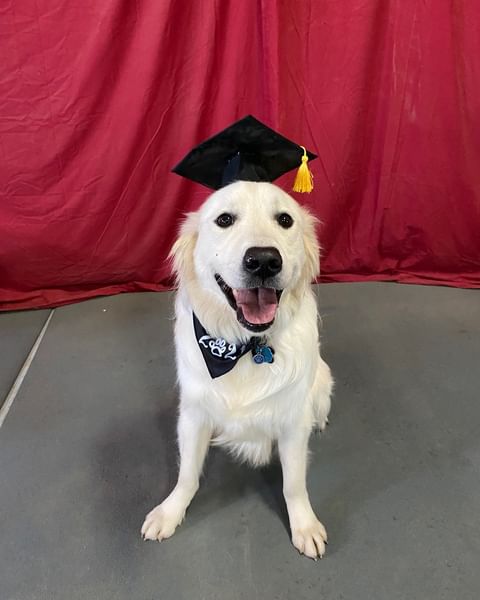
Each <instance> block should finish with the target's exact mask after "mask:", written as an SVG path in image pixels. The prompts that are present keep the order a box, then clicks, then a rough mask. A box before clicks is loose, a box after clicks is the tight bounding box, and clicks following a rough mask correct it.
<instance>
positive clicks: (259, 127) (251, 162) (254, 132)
mask: <svg viewBox="0 0 480 600" xmlns="http://www.w3.org/2000/svg"><path fill="white" fill-rule="evenodd" d="M307 154H308V158H309V160H314V159H315V158H317V156H316V155H315V154H313V153H312V152H307ZM302 156H303V150H302V148H301V146H299V145H297V144H295V143H294V142H291V141H290V140H288V139H287V138H285V137H283V136H282V135H280V134H279V133H277V132H276V131H274V130H273V129H270V127H267V126H266V125H264V124H263V123H261V122H260V121H258V120H257V119H255V118H254V117H252V116H250V115H249V116H247V117H244V118H243V119H240V121H237V122H236V123H233V125H230V127H227V128H226V129H224V130H223V131H221V132H220V133H218V134H217V135H215V136H213V137H211V138H209V139H208V140H206V141H205V142H202V143H201V144H199V145H198V146H196V147H195V148H193V150H191V151H190V152H189V153H188V154H187V156H185V158H184V159H183V160H182V161H180V162H179V163H178V165H177V166H176V167H174V168H173V169H172V170H173V172H174V173H177V174H178V175H182V177H186V178H187V179H191V180H192V181H196V182H197V183H201V184H202V185H205V186H206V187H209V188H212V189H214V190H218V189H219V188H221V187H223V186H225V185H228V184H229V183H232V182H233V181H238V180H241V181H274V180H275V179H277V178H278V177H280V176H281V175H283V174H284V173H287V172H288V171H291V170H292V169H296V168H298V167H299V166H300V165H301V163H302Z"/></svg>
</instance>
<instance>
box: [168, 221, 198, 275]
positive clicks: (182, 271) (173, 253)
mask: <svg viewBox="0 0 480 600" xmlns="http://www.w3.org/2000/svg"><path fill="white" fill-rule="evenodd" d="M197 232H198V213H188V214H187V216H186V218H185V220H184V221H183V223H182V225H181V227H180V233H179V236H178V238H177V241H176V242H175V243H174V244H173V246H172V249H171V250H170V253H169V255H168V258H170V259H171V260H172V264H173V272H174V273H175V277H176V280H177V283H178V282H179V281H180V280H182V281H188V280H190V279H192V278H193V277H195V271H194V269H195V267H194V264H193V252H194V250H195V244H196V243H197Z"/></svg>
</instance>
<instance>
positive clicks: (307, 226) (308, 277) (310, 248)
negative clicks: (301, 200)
mask: <svg viewBox="0 0 480 600" xmlns="http://www.w3.org/2000/svg"><path fill="white" fill-rule="evenodd" d="M303 213H304V214H303V218H304V226H303V244H304V246H305V256H306V260H305V267H304V273H305V281H306V282H307V283H310V282H312V281H313V280H314V279H316V278H317V277H318V275H319V274H320V246H319V244H318V239H317V234H316V227H317V225H318V219H316V218H315V217H314V216H313V215H311V214H310V213H309V212H308V211H306V210H305V209H303Z"/></svg>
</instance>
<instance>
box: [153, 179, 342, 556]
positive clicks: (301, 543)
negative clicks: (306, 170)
mask: <svg viewBox="0 0 480 600" xmlns="http://www.w3.org/2000/svg"><path fill="white" fill-rule="evenodd" d="M171 254H172V257H173V264H174V270H175V273H176V276H177V280H178V292H177V295H176V303H175V311H176V322H175V345H176V360H177V370H178V381H179V386H180V413H179V419H178V443H179V451H180V469H179V476H178V481H177V484H176V486H175V488H174V489H173V491H172V492H171V493H170V495H169V496H168V497H167V498H166V499H165V500H164V501H163V502H162V503H161V504H159V505H158V506H157V507H155V508H154V509H153V510H152V511H151V512H150V513H149V514H148V515H147V517H146V519H145V522H144V524H143V527H142V535H143V536H144V538H145V539H149V540H163V539H165V538H168V537H170V536H171V535H173V533H174V531H175V529H176V527H177V526H178V525H179V524H180V523H181V522H182V520H183V518H184V515H185V511H186V509H187V507H188V506H189V504H190V502H191V500H192V498H193V496H194V495H195V493H196V491H197V489H198V487H199V477H200V474H201V470H202V465H203V462H204V459H205V456H206V453H207V450H208V447H209V445H210V444H218V445H222V446H224V447H226V448H227V449H228V450H229V451H230V452H232V453H233V454H234V455H235V456H236V457H238V458H239V459H240V460H244V461H248V462H249V463H251V464H252V465H253V466H258V465H264V464H266V463H268V462H269V461H270V459H271V456H272V451H273V449H278V455H279V457H280V461H281V465H282V471H283V493H284V497H285V502H286V505H287V510H288V516H289V521H290V529H291V536H292V542H293V545H294V546H295V547H296V548H297V549H298V550H299V551H300V552H301V553H303V554H305V555H306V556H308V557H310V558H313V559H317V558H318V557H320V558H321V557H322V556H323V554H324V552H325V544H326V542H327V534H326V531H325V528H324V526H323V525H322V524H321V523H320V521H319V520H318V519H317V517H316V515H315V513H314V511H313V509H312V507H311V504H310V500H309V496H308V492H307V488H306V469H307V454H308V440H309V436H310V433H311V431H312V429H313V428H314V427H315V426H318V427H319V428H320V429H323V428H324V427H325V424H326V423H327V422H328V418H327V417H328V413H329V410H330V396H331V392H332V386H333V380H332V376H331V374H330V369H329V367H328V366H327V364H326V363H325V362H324V361H323V360H322V358H321V357H320V352H319V337H318V327H317V305H316V301H315V296H314V293H313V291H312V288H311V282H312V280H313V279H314V278H315V277H316V276H317V275H318V273H319V247H318V243H317V240H316V236H315V219H314V218H313V217H312V216H311V215H310V214H309V213H308V212H307V211H306V210H305V209H304V208H302V207H301V206H300V205H299V204H298V203H297V202H296V201H295V200H294V199H293V198H291V197H290V196H289V195H288V194H286V193H285V192H283V191H282V190H281V189H280V188H279V187H277V186H275V185H273V184H271V183H257V182H246V181H238V182H235V183H232V184H230V185H227V186H226V187H224V188H222V189H220V190H218V191H216V192H215V193H213V194H212V195H211V196H210V197H209V198H208V199H207V200H206V202H205V203H204V204H203V206H202V207H201V208H200V210H199V211H198V212H195V213H191V214H189V215H188V216H187V218H186V220H185V221H184V223H183V226H182V228H181V232H180V236H179V238H178V240H177V241H176V243H175V244H174V246H173V248H172V253H171ZM193 315H195V317H196V321H197V323H196V324H195V325H194V322H193ZM197 325H199V327H200V329H197ZM256 344H258V346H256ZM202 348H203V349H202ZM239 349H240V350H241V352H243V354H242V353H241V352H239ZM250 349H251V350H252V352H250ZM208 352H210V353H211V354H212V356H213V357H214V360H217V359H218V360H223V363H222V364H226V365H227V367H226V368H227V369H228V371H227V372H225V373H223V374H221V375H218V374H215V373H214V374H213V375H212V374H211V372H209V369H208V368H207V363H206V359H205V353H207V354H208ZM273 352H274V354H273ZM259 353H260V354H262V353H263V354H265V353H266V354H265V360H263V358H262V357H260V358H258V356H257V355H258V354H259ZM227 355H230V358H231V363H230V362H228V357H227ZM272 355H273V356H272ZM207 358H208V357H207ZM210 358H211V357H210ZM272 360H273V362H272ZM259 361H260V364H259ZM232 363H233V364H232Z"/></svg>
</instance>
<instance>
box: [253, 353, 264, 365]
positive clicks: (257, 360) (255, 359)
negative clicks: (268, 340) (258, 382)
mask: <svg viewBox="0 0 480 600" xmlns="http://www.w3.org/2000/svg"><path fill="white" fill-rule="evenodd" d="M264 361H265V359H264V357H263V354H262V353H261V352H257V354H254V355H253V362H255V363H256V364H257V365H261V364H262V363H263V362H264Z"/></svg>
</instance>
